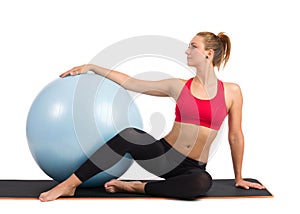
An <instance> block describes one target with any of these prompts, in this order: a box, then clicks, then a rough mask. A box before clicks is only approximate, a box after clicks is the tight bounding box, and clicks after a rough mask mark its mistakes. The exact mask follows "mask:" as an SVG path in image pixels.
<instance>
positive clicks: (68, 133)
mask: <svg viewBox="0 0 300 214" xmlns="http://www.w3.org/2000/svg"><path fill="white" fill-rule="evenodd" d="M142 126H143V125H142V119H141V116H140V113H139V110H138V108H137V106H136V104H135V103H134V101H133V97H132V96H130V94H129V93H128V92H127V91H126V90H125V89H124V88H122V87H121V86H119V85H118V84H116V83H115V82H113V81H111V80H109V79H107V78H104V77H101V76H99V75H96V74H93V73H91V74H90V73H88V74H82V75H77V76H68V77H65V78H58V79H55V80H54V81H52V82H51V83H49V84H48V85H47V86H46V87H45V88H43V89H42V91H41V92H40V93H39V94H38V95H37V97H36V98H35V100H34V101H33V103H32V105H31V108H30V110H29V113H28V117H27V123H26V135H27V141H28V145H29V149H30V151H31V154H32V156H33V158H34V160H35V161H36V163H37V164H38V165H39V167H40V168H41V169H42V170H43V171H44V172H45V173H46V174H47V175H48V176H50V177H51V178H52V179H54V180H56V181H58V182H61V181H63V180H65V179H66V178H68V177H69V176H70V175H71V174H72V173H73V172H74V171H75V170H76V169H77V168H78V167H79V166H80V165H81V164H82V163H84V162H85V161H86V160H87V159H88V157H89V156H91V155H92V154H93V153H94V152H95V151H96V150H97V149H98V148H99V147H101V146H102V145H104V144H105V142H107V141H108V140H109V139H111V138H112V137H113V136H115V135H116V134H117V133H118V132H119V131H121V130H122V129H124V128H127V127H136V128H139V129H142ZM103 161H105V160H103ZM132 163H133V160H132V158H131V157H130V155H126V156H125V157H123V158H122V159H121V160H120V161H119V162H118V163H117V164H115V165H114V166H113V167H111V168H110V169H108V170H106V171H103V172H100V173H98V174H97V175H95V176H94V177H92V178H90V179H89V180H87V181H86V182H84V183H83V184H82V185H81V186H85V187H96V186H101V185H103V184H104V183H105V182H106V181H108V180H110V179H113V178H117V177H119V176H121V175H122V174H123V173H124V172H126V170H127V169H128V168H129V167H130V166H131V164H132Z"/></svg>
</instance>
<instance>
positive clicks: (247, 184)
mask: <svg viewBox="0 0 300 214" xmlns="http://www.w3.org/2000/svg"><path fill="white" fill-rule="evenodd" d="M235 186H236V187H241V188H244V189H250V188H255V189H265V187H264V186H263V185H261V184H259V183H254V182H250V181H245V180H243V179H241V180H239V181H237V182H236V183H235Z"/></svg>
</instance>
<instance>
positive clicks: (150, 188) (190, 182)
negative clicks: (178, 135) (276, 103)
mask: <svg viewBox="0 0 300 214" xmlns="http://www.w3.org/2000/svg"><path fill="white" fill-rule="evenodd" d="M127 153H128V154H130V155H131V156H132V158H133V159H134V160H135V161H136V162H137V163H138V164H139V165H141V166H142V167H143V168H144V169H146V170H147V171H148V172H150V173H152V174H154V175H157V176H159V177H161V178H164V180H157V181H151V182H148V183H147V184H146V185H145V192H146V194H149V195H153V196H162V197H170V198H179V199H195V198H196V197H198V196H201V195H204V194H205V193H206V192H207V191H208V190H209V189H210V187H211V185H212V178H211V176H210V175H209V173H208V172H206V171H205V167H206V164H205V163H201V162H198V161H196V160H193V159H191V158H189V157H185V156H184V155H183V154H181V153H179V152H178V151H176V150H175V149H173V148H172V147H171V145H169V144H168V143H167V142H166V141H165V140H164V139H161V140H156V139H154V138H153V137H152V136H151V135H149V134H147V133H146V132H144V131H141V130H138V129H135V128H127V129H124V130H123V131H121V132H120V133H119V134H117V135H116V136H114V137H113V138H112V139H110V140H109V141H108V142H107V143H106V144H104V145H103V146H102V147H100V148H99V149H98V150H97V151H96V152H95V153H94V154H93V155H92V156H91V157H90V158H89V159H88V160H87V161H86V162H85V163H83V165H81V166H80V167H79V168H78V169H77V170H76V172H75V175H76V176H77V177H78V178H79V179H80V180H81V181H82V182H84V181H86V180H88V179H89V178H91V177H92V176H94V175H96V174H98V173H99V172H101V171H104V170H106V169H108V168H110V167H112V166H113V165H114V164H116V163H117V162H118V161H119V160H121V158H122V157H124V155H125V154H127Z"/></svg>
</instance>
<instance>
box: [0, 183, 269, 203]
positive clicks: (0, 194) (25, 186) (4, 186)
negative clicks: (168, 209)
mask: <svg viewBox="0 0 300 214" xmlns="http://www.w3.org/2000/svg"><path fill="white" fill-rule="evenodd" d="M245 180H248V181H252V182H257V183H260V182H259V181H258V180H256V179H252V178H247V179H245ZM56 184H57V182H56V181H53V180H0V199H37V198H38V196H39V195H40V193H41V192H44V191H46V190H49V189H50V188H52V187H54V186H55V185H56ZM272 196H273V195H272V194H271V193H270V192H269V191H268V190H267V189H264V190H257V189H248V190H245V189H242V188H237V187H235V185H234V179H214V180H213V185H212V187H211V189H210V190H209V191H208V192H207V194H206V195H204V196H200V197H199V199H204V198H220V197H221V198H226V197H272ZM63 198H68V199H83V198H90V199H101V198H102V199H103V198H159V197H154V196H150V195H144V194H132V193H114V194H112V193H106V192H105V190H104V188H103V187H97V188H77V190H76V192H75V196H74V197H63ZM160 198H161V197H160Z"/></svg>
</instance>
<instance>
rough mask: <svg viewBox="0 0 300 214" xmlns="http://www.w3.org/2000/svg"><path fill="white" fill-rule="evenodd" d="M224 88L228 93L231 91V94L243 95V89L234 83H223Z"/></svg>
mask: <svg viewBox="0 0 300 214" xmlns="http://www.w3.org/2000/svg"><path fill="white" fill-rule="evenodd" d="M223 85H224V88H225V90H226V91H229V92H231V93H241V91H242V90H241V87H240V86H239V84H237V83H234V82H223Z"/></svg>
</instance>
